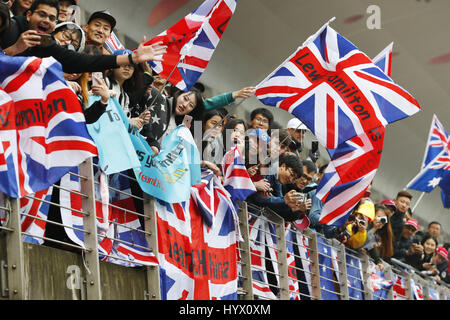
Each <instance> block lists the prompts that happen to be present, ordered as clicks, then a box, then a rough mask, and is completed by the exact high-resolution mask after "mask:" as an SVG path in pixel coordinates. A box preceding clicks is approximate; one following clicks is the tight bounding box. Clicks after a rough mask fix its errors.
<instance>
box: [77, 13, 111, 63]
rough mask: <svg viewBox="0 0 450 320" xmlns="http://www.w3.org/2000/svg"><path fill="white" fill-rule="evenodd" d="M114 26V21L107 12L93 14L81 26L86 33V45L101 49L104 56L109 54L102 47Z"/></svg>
mask: <svg viewBox="0 0 450 320" xmlns="http://www.w3.org/2000/svg"><path fill="white" fill-rule="evenodd" d="M115 26H116V19H114V17H113V16H112V15H111V13H109V11H108V10H103V11H96V12H94V13H93V14H92V15H91V16H90V17H89V20H88V22H87V24H86V25H84V26H83V30H84V32H86V44H87V45H94V46H96V47H98V48H99V49H102V52H103V53H104V54H109V52H108V51H107V50H106V49H105V48H104V47H103V45H104V43H105V42H106V40H107V39H108V38H109V36H110V35H111V32H112V30H113V29H114V27H115Z"/></svg>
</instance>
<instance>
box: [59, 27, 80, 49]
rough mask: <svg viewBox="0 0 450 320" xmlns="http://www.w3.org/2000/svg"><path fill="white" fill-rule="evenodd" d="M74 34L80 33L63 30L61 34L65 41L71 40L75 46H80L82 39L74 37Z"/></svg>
mask: <svg viewBox="0 0 450 320" xmlns="http://www.w3.org/2000/svg"><path fill="white" fill-rule="evenodd" d="M73 35H77V36H78V33H77V32H76V31H75V32H73V31H72V32H70V31H69V30H63V31H62V33H61V36H62V38H63V40H64V41H70V43H71V44H72V45H73V46H74V47H75V48H77V49H78V48H79V47H80V41H78V39H74V38H73Z"/></svg>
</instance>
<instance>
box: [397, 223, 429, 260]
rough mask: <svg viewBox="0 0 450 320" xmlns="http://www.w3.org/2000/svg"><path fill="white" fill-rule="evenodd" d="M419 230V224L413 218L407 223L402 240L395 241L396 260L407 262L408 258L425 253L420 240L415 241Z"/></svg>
mask: <svg viewBox="0 0 450 320" xmlns="http://www.w3.org/2000/svg"><path fill="white" fill-rule="evenodd" d="M417 230H419V224H418V223H417V221H416V220H415V219H412V218H411V219H409V220H408V221H406V222H405V225H404V226H403V231H402V233H401V235H400V238H399V239H397V240H395V239H394V258H395V259H397V260H400V261H402V262H406V259H407V257H408V256H410V255H412V254H416V253H417V254H421V253H422V252H423V247H422V245H421V244H420V242H419V241H418V239H414V235H415V234H416V232H417ZM413 240H414V242H413Z"/></svg>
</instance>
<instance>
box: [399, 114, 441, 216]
mask: <svg viewBox="0 0 450 320" xmlns="http://www.w3.org/2000/svg"><path fill="white" fill-rule="evenodd" d="M437 186H440V188H441V195H442V202H443V204H444V208H450V135H449V134H448V132H447V131H446V130H445V128H444V126H443V125H442V123H441V122H440V121H439V120H438V118H437V116H436V115H433V121H432V123H431V128H430V133H429V135H428V141H427V147H426V150H425V155H424V159H423V163H422V167H421V170H420V172H419V173H418V174H417V175H416V176H415V177H414V178H413V179H412V180H411V181H410V182H409V183H408V184H407V186H406V187H407V188H409V189H414V190H419V191H423V192H431V191H432V190H433V189H434V188H436V187H437Z"/></svg>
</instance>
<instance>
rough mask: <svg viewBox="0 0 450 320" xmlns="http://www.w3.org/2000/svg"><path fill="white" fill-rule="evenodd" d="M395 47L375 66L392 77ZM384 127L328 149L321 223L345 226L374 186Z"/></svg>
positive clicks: (320, 193)
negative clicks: (350, 215) (349, 216)
mask: <svg viewBox="0 0 450 320" xmlns="http://www.w3.org/2000/svg"><path fill="white" fill-rule="evenodd" d="M391 61H392V43H391V44H390V45H389V46H387V47H386V48H385V49H384V50H383V51H381V52H380V53H379V54H378V55H377V56H376V57H375V58H374V59H373V62H374V63H375V64H376V65H377V66H378V67H380V69H382V70H384V72H388V75H389V76H390V71H391ZM384 131H385V130H384V127H379V128H375V129H373V130H370V131H369V132H368V133H363V134H361V135H359V136H357V137H354V138H352V139H350V140H348V141H346V142H344V143H342V144H341V145H339V146H338V147H337V148H336V149H327V151H328V153H329V155H330V159H331V160H330V163H329V164H328V167H327V169H326V170H325V174H324V176H323V178H322V180H321V181H320V183H319V186H318V187H317V193H316V196H317V197H318V198H319V199H321V200H322V202H323V203H324V208H323V210H322V213H321V220H320V222H321V223H325V224H329V225H337V226H340V225H342V224H343V223H344V222H345V221H346V220H347V217H348V215H349V214H350V212H351V211H352V209H353V208H354V207H355V205H356V204H357V203H358V201H359V200H360V199H361V197H362V196H363V195H364V192H365V191H366V189H367V188H368V187H369V185H370V183H371V182H372V180H373V178H374V176H375V174H376V172H377V169H378V166H379V164H380V160H381V152H382V149H383V141H384Z"/></svg>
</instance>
